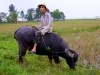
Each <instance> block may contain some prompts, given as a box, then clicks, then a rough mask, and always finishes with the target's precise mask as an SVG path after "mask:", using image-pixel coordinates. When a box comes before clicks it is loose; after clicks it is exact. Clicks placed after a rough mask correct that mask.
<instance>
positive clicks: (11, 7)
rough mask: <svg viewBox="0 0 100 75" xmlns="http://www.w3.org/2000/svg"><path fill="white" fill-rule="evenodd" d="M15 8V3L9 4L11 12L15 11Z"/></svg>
mask: <svg viewBox="0 0 100 75" xmlns="http://www.w3.org/2000/svg"><path fill="white" fill-rule="evenodd" d="M14 10H15V6H14V5H13V4H11V5H10V6H9V12H13V11H14Z"/></svg>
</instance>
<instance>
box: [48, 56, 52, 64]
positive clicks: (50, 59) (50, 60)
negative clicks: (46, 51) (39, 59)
mask: <svg viewBox="0 0 100 75" xmlns="http://www.w3.org/2000/svg"><path fill="white" fill-rule="evenodd" d="M48 58H49V62H50V65H51V66H53V65H52V58H53V57H52V56H48Z"/></svg>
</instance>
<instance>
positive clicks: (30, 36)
mask: <svg viewBox="0 0 100 75" xmlns="http://www.w3.org/2000/svg"><path fill="white" fill-rule="evenodd" d="M36 31H37V29H34V28H31V27H29V26H24V27H21V28H19V29H18V30H16V31H15V34H14V36H15V39H16V40H17V41H18V46H19V61H20V63H22V64H23V63H24V56H25V54H26V51H27V50H29V51H30V50H31V49H32V47H33V45H34V38H35V32H36ZM43 39H44V41H45V44H46V45H47V46H49V47H50V49H51V50H50V51H48V50H47V49H46V47H45V45H44V42H43ZM43 39H42V38H40V43H39V44H38V46H37V50H36V54H37V55H47V56H48V58H49V61H50V64H51V65H52V59H54V61H55V63H56V64H57V67H58V68H60V63H59V56H60V57H62V58H64V59H65V60H66V62H67V64H68V65H69V67H70V69H75V63H76V61H77V60H78V56H79V52H80V50H79V51H78V53H76V52H75V51H73V50H72V49H70V47H69V46H68V44H67V43H66V42H65V41H64V40H63V38H61V37H60V36H59V35H57V34H55V33H48V34H46V35H45V36H43Z"/></svg>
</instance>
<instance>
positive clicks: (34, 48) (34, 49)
mask: <svg viewBox="0 0 100 75" xmlns="http://www.w3.org/2000/svg"><path fill="white" fill-rule="evenodd" d="M36 47H37V44H36V43H35V44H34V47H33V49H32V51H34V52H36Z"/></svg>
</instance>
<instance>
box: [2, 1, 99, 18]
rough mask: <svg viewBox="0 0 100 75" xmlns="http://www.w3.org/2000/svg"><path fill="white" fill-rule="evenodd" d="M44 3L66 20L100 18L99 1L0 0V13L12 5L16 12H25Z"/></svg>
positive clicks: (6, 10)
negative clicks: (57, 10) (58, 11)
mask: <svg viewBox="0 0 100 75" xmlns="http://www.w3.org/2000/svg"><path fill="white" fill-rule="evenodd" d="M41 3H45V4H46V5H47V7H48V9H49V10H50V11H53V10H55V9H59V10H60V11H63V12H64V14H65V16H66V19H78V18H95V17H96V16H99V17H100V0H0V12H6V13H8V10H9V5H10V4H13V5H14V6H15V9H17V11H21V10H24V12H26V11H27V9H29V8H37V6H38V4H41Z"/></svg>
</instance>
